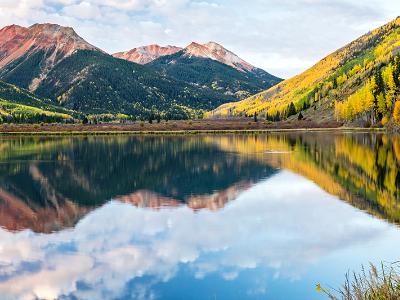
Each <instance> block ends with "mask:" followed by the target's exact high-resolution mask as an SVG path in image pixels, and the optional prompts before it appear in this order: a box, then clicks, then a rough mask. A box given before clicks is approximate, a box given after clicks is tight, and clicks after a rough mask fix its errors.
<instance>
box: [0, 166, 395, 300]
mask: <svg viewBox="0 0 400 300" xmlns="http://www.w3.org/2000/svg"><path fill="white" fill-rule="evenodd" d="M288 184H290V187H291V188H290V189H288V188H287V186H288ZM115 216H118V217H117V218H116V217H115ZM289 220H290V221H289ZM389 242H390V245H392V247H391V249H397V248H396V245H399V244H400V237H399V235H398V234H397V231H396V229H395V228H394V227H392V226H390V225H388V224H387V223H385V222H383V221H379V220H376V219H374V218H372V217H370V216H369V215H367V214H365V213H363V212H360V211H358V210H356V209H355V208H353V207H351V206H349V205H347V204H344V203H342V202H340V201H339V200H337V199H336V198H335V197H333V196H330V195H328V194H327V193H325V192H323V191H322V190H321V189H320V188H319V187H317V186H316V185H315V184H313V183H312V182H310V181H308V180H305V179H303V178H301V177H299V176H297V175H293V174H292V173H289V172H286V171H285V172H281V173H280V174H278V175H276V176H274V177H272V178H270V179H268V180H266V181H264V182H261V183H259V184H257V185H256V186H254V187H253V188H252V189H250V190H248V191H246V192H244V193H243V194H242V195H240V196H239V197H238V199H236V200H235V201H233V202H230V204H229V205H228V206H227V207H226V208H225V209H224V210H221V211H218V212H211V211H200V212H193V211H192V210H191V209H189V208H187V207H179V208H176V209H166V210H161V211H153V210H149V209H140V208H136V207H132V206H130V205H128V204H121V203H117V202H110V203H109V204H107V205H105V206H103V207H101V208H99V209H97V210H96V211H94V212H92V213H91V214H89V215H88V216H86V217H85V218H84V219H82V220H81V221H80V222H79V223H78V224H77V225H76V227H75V228H74V229H72V230H64V231H61V232H56V233H52V234H49V235H43V234H35V233H32V232H30V231H23V232H18V233H12V232H7V231H5V230H0V294H1V295H2V297H3V298H2V299H5V300H9V299H10V300H11V299H12V300H14V299H34V297H38V298H41V299H55V298H57V297H60V296H67V297H72V298H73V297H76V298H78V299H102V298H106V299H114V298H123V297H126V298H129V297H128V296H127V295H130V297H133V298H135V299H139V298H143V299H152V298H155V297H156V296H157V295H158V292H157V290H156V289H155V285H156V284H157V283H160V282H168V281H169V280H171V279H172V278H174V277H175V276H177V275H178V274H179V272H180V269H181V268H182V266H186V267H187V268H188V270H189V274H190V275H189V276H192V277H193V278H197V279H203V280H205V279H206V278H207V276H208V275H210V274H216V275H217V276H219V277H220V278H221V280H227V281H233V282H235V280H240V274H241V273H242V272H243V271H246V270H257V269H262V270H268V271H263V273H262V274H264V275H263V276H262V277H260V276H257V278H258V281H256V282H253V283H252V285H250V286H248V287H247V289H248V292H247V293H248V294H249V295H250V294H253V295H256V294H263V293H268V289H266V284H267V278H264V276H265V275H266V274H268V273H270V274H272V275H273V276H275V278H276V279H275V280H277V279H279V278H287V279H290V280H293V279H296V280H301V278H302V276H303V275H304V274H307V273H308V270H309V269H313V271H312V272H313V273H314V272H316V271H315V265H318V266H320V267H322V268H323V267H326V268H331V267H332V264H335V261H340V262H341V263H342V262H343V260H346V257H347V258H349V259H351V261H352V263H356V262H357V263H358V261H359V260H360V259H362V258H361V257H356V258H355V257H354V253H355V252H354V251H356V249H366V248H368V247H370V246H371V245H387V243H389ZM369 249H370V250H369V252H368V255H369V256H368V260H366V261H369V259H370V258H371V257H372V255H373V254H379V255H381V254H382V251H381V249H376V248H369ZM346 251H350V253H349V254H348V256H346V254H343V253H346ZM375 252H376V253H375ZM391 254H392V255H393V256H396V255H397V253H395V251H393V252H391ZM343 255H344V256H343ZM335 256H336V259H335V258H334V257H335ZM320 261H324V262H322V263H321V264H320V265H319V264H318V262H320ZM335 267H337V266H335ZM347 267H349V266H345V267H344V268H345V270H339V272H345V271H346V270H347ZM340 274H342V273H340ZM273 276H269V277H273ZM319 279H320V278H319ZM269 285H273V283H271V282H269ZM132 295H134V296H132Z"/></svg>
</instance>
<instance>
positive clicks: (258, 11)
mask: <svg viewBox="0 0 400 300" xmlns="http://www.w3.org/2000/svg"><path fill="white" fill-rule="evenodd" d="M398 15H400V1H398V0H363V1H359V0H247V1H244V0H197V1H193V0H0V26H5V25H9V24H12V23H15V24H20V25H25V26H27V25H31V24H33V23H43V22H51V23H58V24H60V25H65V26H72V27H74V28H75V30H76V31H77V32H78V33H79V34H80V35H81V36H82V37H84V38H85V39H86V40H88V41H89V42H91V43H92V44H95V45H96V46H99V47H100V48H102V49H104V50H105V51H107V52H110V53H113V52H117V51H123V50H128V49H131V48H134V47H137V46H142V45H147V44H153V43H157V44H161V45H168V44H171V45H177V46H186V45H187V44H189V43H190V42H191V41H197V42H208V41H215V42H218V43H221V44H223V45H224V46H226V47H227V48H228V49H230V50H232V51H234V52H235V53H237V54H238V55H239V56H241V57H242V58H244V59H245V60H247V61H248V62H250V63H252V64H254V65H256V66H259V67H262V68H264V69H266V70H267V71H269V72H271V73H273V74H275V75H278V76H281V77H284V78H287V77H290V76H293V75H295V74H297V73H299V72H301V71H303V70H305V69H306V68H308V67H310V66H311V65H313V64H314V63H316V62H317V61H318V60H319V59H321V58H323V57H324V56H325V55H327V54H329V53H330V52H332V51H334V50H336V49H337V48H340V47H341V46H343V45H344V44H346V43H347V42H350V41H352V40H353V39H355V38H357V37H358V36H360V35H362V34H363V33H366V32H368V31H369V30H372V29H374V28H375V27H377V26H380V25H382V24H384V23H386V22H388V21H390V20H391V19H394V18H395V17H396V16H398Z"/></svg>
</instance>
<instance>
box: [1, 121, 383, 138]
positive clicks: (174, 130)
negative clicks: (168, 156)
mask: <svg viewBox="0 0 400 300" xmlns="http://www.w3.org/2000/svg"><path fill="white" fill-rule="evenodd" d="M341 125H342V124H338V123H335V122H326V123H313V122H309V121H306V122H298V121H296V122H291V121H288V122H280V123H271V122H265V121H259V122H252V121H250V120H249V119H236V120H204V119H203V120H180V121H168V122H165V121H162V122H160V123H151V124H150V123H144V122H136V123H126V124H120V123H102V124H85V125H83V124H2V125H0V135H2V136H6V135H8V136H11V135H26V136H34V135H49V136H50V135H54V136H56V135H58V136H67V135H195V134H266V133H273V132H294V131H304V132H307V131H308V132H317V131H325V132H326V131H331V132H335V131H337V132H346V131H351V132H389V131H390V130H388V129H387V128H361V127H347V126H341Z"/></svg>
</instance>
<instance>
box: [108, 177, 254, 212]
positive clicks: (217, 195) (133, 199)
mask: <svg viewBox="0 0 400 300" xmlns="http://www.w3.org/2000/svg"><path fill="white" fill-rule="evenodd" d="M252 185H253V184H252V183H251V182H240V183H238V184H234V185H232V186H230V187H228V188H227V189H225V190H221V191H218V192H214V193H212V194H208V195H190V196H188V197H187V198H186V199H185V201H184V203H185V204H186V205H187V206H188V207H190V208H191V209H193V210H199V209H209V210H218V209H221V208H223V207H224V206H225V205H226V204H227V203H228V202H229V201H232V200H234V199H235V198H236V197H237V196H238V195H239V194H240V193H241V192H243V191H245V190H247V189H249V188H250V187H251V186H252ZM116 200H117V201H120V202H123V203H129V204H132V205H134V206H136V207H142V208H143V207H144V208H154V209H160V208H165V207H178V206H180V205H182V202H181V201H179V200H177V199H174V198H168V197H164V196H162V195H160V194H157V193H154V192H151V191H146V190H141V191H137V192H135V193H132V194H129V195H126V196H121V197H117V198H116Z"/></svg>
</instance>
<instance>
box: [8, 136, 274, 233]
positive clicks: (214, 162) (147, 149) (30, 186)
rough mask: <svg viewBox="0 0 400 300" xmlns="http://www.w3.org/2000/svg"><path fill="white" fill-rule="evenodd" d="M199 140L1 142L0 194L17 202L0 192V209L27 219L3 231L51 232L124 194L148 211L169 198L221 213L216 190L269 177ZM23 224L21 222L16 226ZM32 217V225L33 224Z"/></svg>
mask: <svg viewBox="0 0 400 300" xmlns="http://www.w3.org/2000/svg"><path fill="white" fill-rule="evenodd" d="M203 140H204V139H203V138H199V137H126V136H125V137H122V136H120V137H87V138H50V139H43V138H27V139H26V140H25V139H22V138H16V139H4V140H2V141H0V145H1V147H2V148H3V149H4V150H5V151H4V152H3V156H2V157H0V159H2V160H3V163H2V164H0V177H1V178H2V181H1V183H0V188H2V190H3V191H4V193H6V194H7V195H9V196H10V197H11V198H12V199H17V200H18V201H17V200H16V201H12V202H10V201H8V202H7V201H6V200H5V198H4V197H3V196H2V194H0V204H2V206H4V207H6V208H0V209H2V211H4V212H6V214H7V215H9V216H11V215H13V216H14V215H18V213H17V212H18V211H19V208H20V207H21V206H25V209H26V210H30V211H31V213H30V214H28V215H29V216H28V215H25V214H22V215H20V218H19V219H18V220H19V221H18V222H17V221H16V219H15V218H14V221H12V220H9V219H8V218H7V219H3V220H8V221H4V222H3V226H5V227H7V228H9V229H12V230H15V229H19V228H21V227H22V228H26V227H29V228H32V229H34V230H38V231H43V230H44V231H45V232H49V231H52V230H57V229H59V228H62V227H63V224H64V225H65V226H71V225H74V223H75V222H76V221H78V220H79V218H80V217H81V216H82V215H83V214H84V213H86V212H87V211H89V210H91V209H93V208H95V207H97V206H99V205H102V204H104V203H105V202H106V201H108V200H109V199H111V198H116V197H119V196H120V195H130V196H123V197H120V198H121V199H127V197H128V198H129V197H133V198H131V199H130V201H131V202H132V203H136V204H139V203H141V204H140V205H144V206H147V207H159V206H162V205H163V203H167V202H168V201H170V200H167V199H172V200H171V201H173V202H176V203H177V204H180V203H183V202H188V203H189V202H190V203H191V204H190V205H193V208H194V209H196V208H210V209H215V208H221V207H223V205H224V203H226V202H227V201H228V200H231V198H232V196H231V194H229V193H227V194H226V195H224V194H221V193H219V191H221V190H225V189H228V190H229V188H230V187H232V189H235V188H236V186H235V184H236V183H237V182H241V181H242V180H245V181H246V182H254V181H258V180H259V179H260V178H263V177H265V176H268V175H269V174H272V173H273V172H274V171H273V170H272V169H271V168H269V167H267V166H263V165H261V164H260V163H259V162H257V161H254V160H252V159H246V158H242V157H239V156H236V155H232V154H229V153H226V152H225V151H221V150H220V149H219V148H218V147H216V146H214V145H211V144H207V143H204V142H203ZM35 147H36V148H35ZM35 149H36V151H35ZM140 191H149V192H148V193H147V194H146V193H145V194H143V193H141V192H140ZM3 195H5V194H3ZM156 195H157V196H156ZM10 197H8V198H7V199H11V198H10ZM135 197H136V198H135ZM138 197H139V198H138ZM140 197H142V198H140ZM143 197H144V198H143ZM226 197H228V198H229V197H230V198H229V199H228V200H227V199H225V198H226ZM173 202H170V203H168V205H172V203H173ZM16 203H18V205H14V204H16ZM71 206H72V207H74V209H72V210H71ZM46 215H47V216H48V217H47V218H46V217H45V216H46ZM22 216H25V217H22ZM24 218H25V220H26V222H22V219H24ZM35 219H37V222H38V224H37V225H32V224H33V223H35V222H34V220H35ZM41 219H43V221H42V224H39V223H40V220H41ZM44 220H46V222H45V223H46V225H45V224H44ZM13 222H14V223H15V224H11V223H13ZM52 222H53V226H51V224H52ZM17 223H18V224H17ZM21 224H25V225H21ZM44 228H46V229H44Z"/></svg>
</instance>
